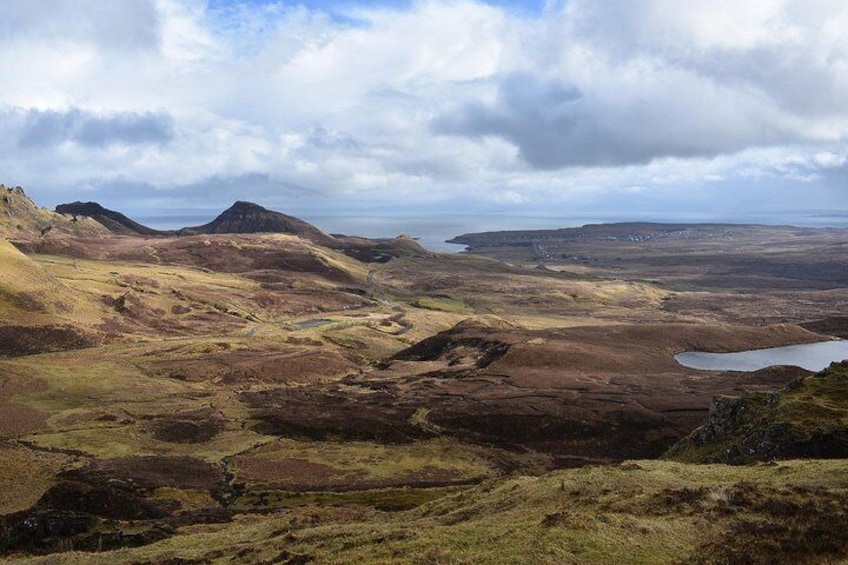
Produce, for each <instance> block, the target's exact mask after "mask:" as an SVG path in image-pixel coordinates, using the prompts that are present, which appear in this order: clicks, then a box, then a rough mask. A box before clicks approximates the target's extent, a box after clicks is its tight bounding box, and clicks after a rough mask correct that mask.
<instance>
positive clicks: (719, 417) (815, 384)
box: [667, 361, 848, 464]
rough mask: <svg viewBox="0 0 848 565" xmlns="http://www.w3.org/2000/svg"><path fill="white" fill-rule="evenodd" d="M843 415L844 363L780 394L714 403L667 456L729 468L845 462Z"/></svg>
mask: <svg viewBox="0 0 848 565" xmlns="http://www.w3.org/2000/svg"><path fill="white" fill-rule="evenodd" d="M799 372H802V370H800V369H799ZM846 415H848V361H843V362H841V363H832V364H831V365H830V367H828V368H827V369H825V370H824V371H822V372H820V373H817V374H815V375H812V376H808V377H804V378H799V379H797V380H795V381H793V382H791V383H790V384H789V385H787V386H786V387H785V388H784V389H783V390H781V391H779V392H759V393H749V394H743V395H742V396H739V397H728V396H720V397H717V398H715V399H714V400H713V403H712V406H711V408H710V414H709V417H708V419H707V422H706V423H705V424H704V425H703V426H702V427H700V428H698V429H697V430H695V431H694V432H693V433H692V434H691V435H690V436H689V437H687V438H685V439H683V440H681V441H680V442H678V443H677V444H676V445H674V446H673V447H672V448H671V449H670V450H669V452H668V454H667V456H668V457H669V458H672V459H678V460H684V461H695V462H705V463H729V464H746V463H750V462H753V461H768V460H774V459H794V458H809V457H811V458H822V459H831V458H844V457H848V424H846V423H845V422H848V419H846Z"/></svg>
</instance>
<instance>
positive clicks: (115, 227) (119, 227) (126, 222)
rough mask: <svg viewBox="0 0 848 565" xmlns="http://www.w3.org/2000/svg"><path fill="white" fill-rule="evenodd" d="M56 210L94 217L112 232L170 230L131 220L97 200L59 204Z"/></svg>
mask: <svg viewBox="0 0 848 565" xmlns="http://www.w3.org/2000/svg"><path fill="white" fill-rule="evenodd" d="M56 212H57V213H59V214H66V215H70V216H73V217H77V216H85V217H88V218H92V219H94V220H96V221H97V222H98V223H100V224H101V225H102V226H103V227H105V228H106V229H108V230H109V231H110V232H112V233H116V234H124V235H169V232H162V231H158V230H154V229H152V228H148V227H147V226H144V225H142V224H139V223H138V222H136V221H134V220H131V219H130V218H128V217H126V216H125V215H123V214H121V213H120V212H115V211H114V210H109V209H107V208H104V207H103V206H101V205H100V204H98V203H97V202H79V201H77V202H71V203H70V204H59V205H58V206H56Z"/></svg>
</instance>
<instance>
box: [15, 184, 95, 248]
mask: <svg viewBox="0 0 848 565" xmlns="http://www.w3.org/2000/svg"><path fill="white" fill-rule="evenodd" d="M107 235H109V230H107V229H106V228H105V227H104V226H103V225H102V224H100V223H98V222H96V221H94V220H93V219H91V218H87V217H86V218H76V217H72V216H64V215H62V214H59V213H56V212H51V211H50V210H45V209H44V208H40V207H38V206H37V205H36V204H35V203H34V202H33V201H32V200H30V198H29V197H28V196H27V195H26V193H25V192H24V190H23V189H22V188H21V187H19V186H16V187H7V186H5V185H3V184H0V236H2V237H7V238H9V239H13V240H15V241H21V240H41V239H44V238H50V239H54V238H57V237H58V238H61V237H104V236H107Z"/></svg>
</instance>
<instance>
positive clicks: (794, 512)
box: [21, 461, 848, 564]
mask: <svg viewBox="0 0 848 565" xmlns="http://www.w3.org/2000/svg"><path fill="white" fill-rule="evenodd" d="M846 501H848V465H845V462H844V461H787V462H781V463H779V464H770V465H756V466H745V467H728V466H723V465H691V464H683V463H674V462H667V461H638V462H627V463H624V464H621V465H612V466H596V467H585V468H581V469H574V470H566V471H559V472H555V473H551V474H548V475H545V476H543V477H516V478H509V479H493V480H490V481H487V482H484V483H483V484H481V485H479V486H477V487H473V488H468V489H465V490H462V491H460V492H457V493H454V494H448V495H446V496H443V497H441V498H439V499H437V500H435V501H432V502H429V503H426V504H423V505H422V506H419V507H418V508H416V509H414V510H410V511H406V512H387V513H386V512H379V511H376V510H373V509H369V508H365V507H354V508H352V507H349V506H333V505H332V504H331V502H330V501H329V500H326V499H325V500H323V501H318V500H317V499H316V502H319V503H315V504H309V505H306V506H301V507H297V508H292V509H290V510H285V511H279V512H277V513H274V514H269V515H243V516H237V517H236V519H235V520H234V521H233V522H232V523H228V524H218V525H205V526H191V527H187V528H183V529H182V530H180V531H179V533H178V534H177V535H176V536H174V537H172V538H170V539H167V540H163V541H161V542H158V543H155V544H152V545H149V546H145V547H140V548H134V549H123V550H119V551H115V552H109V553H102V554H91V553H78V552H69V553H64V554H54V555H51V556H47V557H38V558H29V559H21V562H22V563H103V564H105V563H110V564H111V563H162V562H168V561H169V560H170V562H174V563H176V562H180V563H232V562H239V563H270V562H273V563H277V562H291V563H301V562H307V560H309V561H308V562H310V563H414V564H415V563H422V564H424V563H426V564H432V563H504V564H506V563H625V562H626V563H679V562H692V561H695V562H721V563H765V562H771V563H775V562H777V563H781V562H787V563H788V562H793V563H803V562H837V561H838V560H841V559H845V557H846V555H847V554H846V548H848V542H846V541H844V539H843V538H844V536H843V532H844V527H845V526H846V525H848V524H846V523H847V522H848V515H846V510H845V507H846V504H845V503H846ZM177 560H179V561H177Z"/></svg>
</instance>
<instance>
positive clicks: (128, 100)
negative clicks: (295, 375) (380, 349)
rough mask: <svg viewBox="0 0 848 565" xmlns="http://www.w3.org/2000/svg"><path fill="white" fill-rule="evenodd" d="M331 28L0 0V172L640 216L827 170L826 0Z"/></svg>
mask: <svg viewBox="0 0 848 565" xmlns="http://www.w3.org/2000/svg"><path fill="white" fill-rule="evenodd" d="M216 6H220V3H218V4H216ZM348 16H349V19H341V20H340V19H337V18H334V17H333V16H331V15H328V14H324V13H321V12H319V11H314V10H309V9H307V8H305V7H303V6H297V5H294V4H290V3H283V2H277V3H274V2H266V3H241V2H233V3H232V4H230V5H225V6H224V7H218V8H215V9H211V8H210V7H209V5H208V3H207V2H205V1H202V0H124V1H122V2H111V3H105V4H104V3H103V2H100V1H99V0H73V1H71V0H43V1H41V2H30V1H27V0H6V1H5V2H3V3H2V4H0V37H2V39H3V41H2V42H0V74H3V75H4V76H7V77H26V79H25V80H24V79H23V78H22V79H19V80H11V81H7V83H6V84H5V85H4V88H3V89H2V90H0V135H2V136H3V137H4V139H3V140H2V141H0V146H2V149H3V153H2V155H0V168H2V170H3V171H4V175H8V177H7V178H5V179H4V180H5V182H7V183H13V184H22V185H24V186H26V187H31V190H34V191H35V194H36V196H38V193H39V192H41V193H43V194H44V195H46V198H47V199H48V200H52V201H59V200H73V199H76V192H75V191H76V190H78V189H79V188H80V187H89V188H90V189H92V190H100V191H101V192H102V193H103V194H104V195H106V194H107V193H108V191H109V190H110V188H109V187H112V188H113V189H114V190H116V191H117V190H121V191H123V192H121V193H120V194H127V195H129V194H133V195H135V196H133V198H136V197H137V196H138V194H143V193H144V191H147V192H150V191H158V192H157V193H156V195H155V202H157V203H158V204H157V205H161V203H162V202H166V201H168V199H176V198H189V197H191V196H194V195H195V194H196V197H197V198H206V199H211V198H217V197H220V198H225V197H229V196H230V195H231V194H233V190H234V189H232V187H233V186H235V184H237V183H238V182H249V183H252V185H253V186H254V187H255V189H256V190H257V198H258V197H259V196H261V197H262V198H265V199H266V202H273V199H274V195H275V194H277V193H279V194H280V199H279V200H280V202H282V201H283V196H285V199H286V200H287V199H289V198H290V197H291V195H292V194H298V193H300V194H306V195H310V196H309V197H314V198H318V197H320V195H327V196H328V197H330V198H328V200H327V202H328V205H332V203H333V202H334V200H333V199H332V195H362V196H363V198H369V199H374V200H375V201H378V200H382V201H385V202H388V203H391V202H395V201H396V202H401V201H402V202H410V201H422V202H424V201H428V202H430V201H438V200H440V199H441V200H444V201H446V202H456V200H457V198H464V199H467V201H468V202H470V203H473V205H480V204H481V203H484V202H487V201H488V202H491V203H493V205H530V204H533V203H538V202H546V201H557V200H562V201H570V199H571V200H573V199H578V200H581V201H586V202H590V201H593V199H595V200H598V199H603V198H605V197H606V195H610V194H624V193H626V194H629V195H631V196H632V197H633V198H636V197H639V198H644V199H646V200H645V201H646V202H649V201H650V202H651V205H655V204H654V203H653V202H654V201H653V200H651V199H652V198H653V197H654V196H656V198H657V201H659V199H660V198H668V197H669V195H672V196H674V194H683V192H684V191H683V190H680V191H677V192H675V191H673V190H670V189H669V188H668V187H674V186H687V187H701V188H702V189H703V190H704V191H707V192H704V194H708V193H709V192H708V191H709V190H719V188H720V187H721V186H730V185H733V184H734V183H736V184H737V185H738V186H739V187H742V188H741V189H740V191H744V190H748V188H745V187H751V185H750V183H751V182H753V181H752V180H751V179H769V178H771V179H782V181H781V182H783V181H786V182H789V181H791V180H792V179H795V180H797V181H799V182H800V181H804V182H805V183H806V184H810V183H819V184H822V186H825V185H826V183H828V182H830V180H829V179H831V178H832V176H831V173H827V171H831V172H835V171H839V170H842V169H844V168H845V166H846V155H848V104H847V103H846V102H845V101H846V100H848V35H846V34H845V33H844V30H845V29H848V7H846V6H845V5H844V2H837V1H834V0H807V1H803V2H802V1H800V0H736V1H731V0H719V1H717V2H711V3H700V4H693V3H692V2H689V1H685V0H571V1H569V2H555V1H551V2H548V5H547V7H546V8H545V10H543V11H542V13H541V14H540V15H539V16H538V17H530V16H528V15H527V14H522V15H518V14H516V13H513V12H510V11H509V10H504V9H503V8H499V7H495V6H492V5H488V4H485V3H483V2H478V1H474V0H420V1H418V2H414V3H413V4H412V5H411V6H410V7H409V8H408V9H405V10H400V9H388V8H379V9H377V8H368V7H367V6H366V4H365V3H364V2H363V3H362V4H360V7H359V8H355V9H351V11H350V12H349V13H348ZM27 116H29V118H26V117H27ZM27 119H29V122H27ZM21 139H23V140H24V142H20V140H21ZM36 147H37V148H38V151H34V150H33V148H36ZM793 159H794V161H793ZM823 171H824V172H823ZM758 182H759V181H758ZM128 186H133V187H141V186H143V187H145V189H144V190H140V189H139V190H136V189H133V190H132V191H129V192H127V189H126V187H128ZM204 186H207V187H211V186H215V187H218V188H215V189H214V190H213V189H211V188H210V189H208V190H203V189H202V187H204ZM633 187H638V190H634V188H633ZM245 190H248V191H249V190H252V189H251V186H246V187H245ZM693 190H694V189H693ZM699 190H701V189H699ZM750 190H752V191H756V190H760V188H759V187H757V186H754V187H751V188H750ZM823 190H824V189H823ZM622 191H623V192H622ZM108 194H109V195H110V196H114V195H115V194H117V193H108ZM216 195H217V196H216ZM725 196H726V195H725ZM241 197H243V198H250V197H251V194H249V193H247V194H245V193H243V194H241ZM118 198H120V195H119V196H118ZM127 198H129V196H127ZM152 201H154V198H153V197H152V196H151V202H152ZM598 201H599V200H598ZM471 205H472V204H469V206H471Z"/></svg>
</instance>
